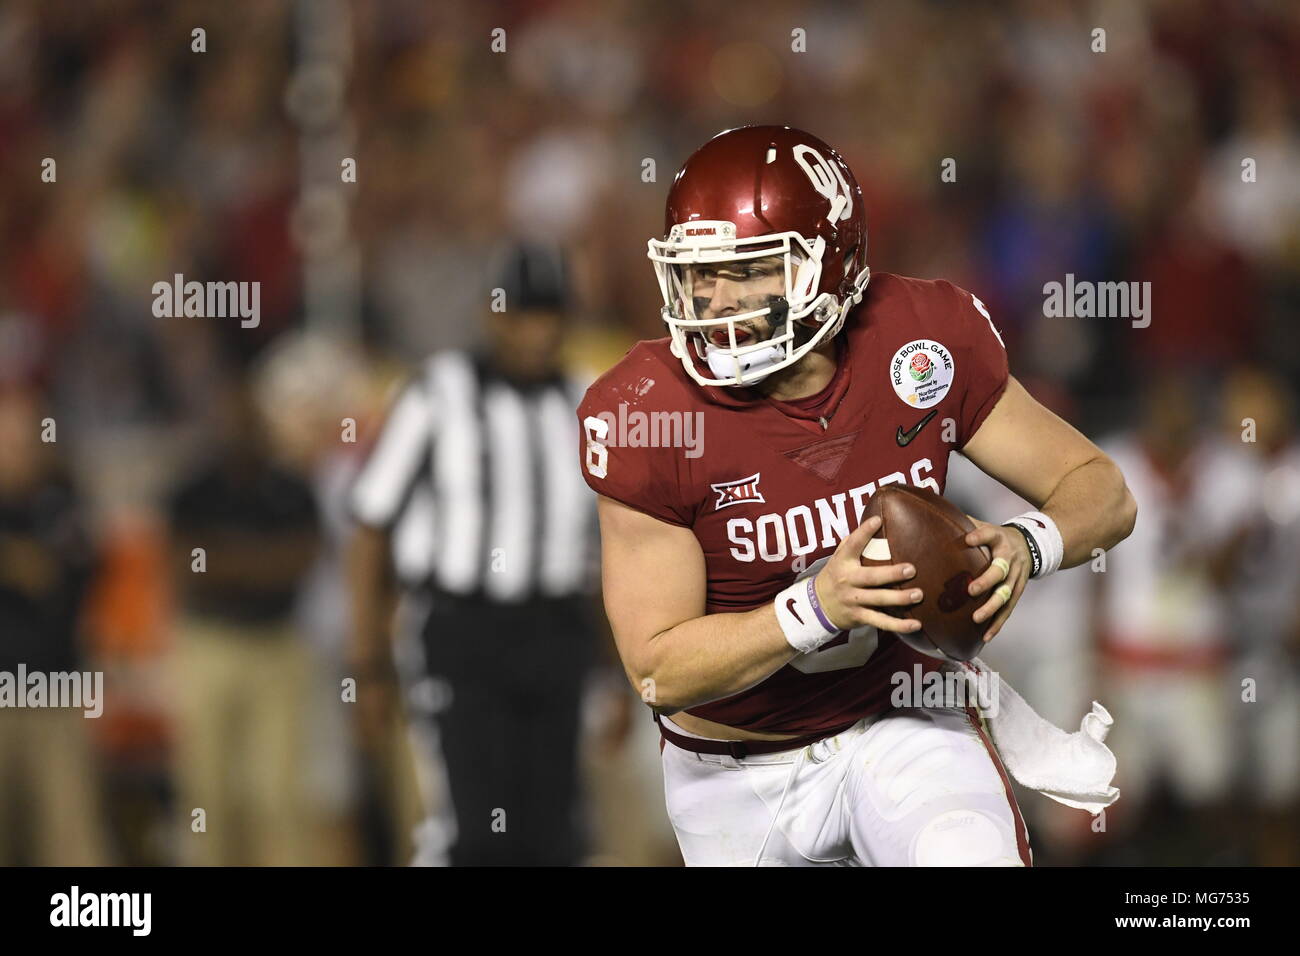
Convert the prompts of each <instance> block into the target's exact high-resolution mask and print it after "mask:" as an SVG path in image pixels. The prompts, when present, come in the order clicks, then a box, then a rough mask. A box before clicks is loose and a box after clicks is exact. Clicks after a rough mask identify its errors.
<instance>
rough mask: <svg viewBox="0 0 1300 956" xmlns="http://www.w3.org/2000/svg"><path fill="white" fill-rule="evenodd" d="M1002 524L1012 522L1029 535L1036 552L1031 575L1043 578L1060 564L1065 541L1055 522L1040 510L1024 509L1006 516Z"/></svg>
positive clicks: (1063, 553)
mask: <svg viewBox="0 0 1300 956" xmlns="http://www.w3.org/2000/svg"><path fill="white" fill-rule="evenodd" d="M1002 523H1003V524H1004V525H1008V524H1013V525H1015V526H1016V527H1017V528H1021V529H1023V530H1024V532H1025V533H1026V534H1027V535H1028V536H1029V539H1030V540H1029V544H1030V548H1031V550H1032V549H1033V548H1034V547H1035V546H1036V547H1037V548H1038V554H1037V555H1034V556H1033V557H1034V558H1035V560H1034V565H1035V566H1036V567H1037V570H1036V571H1035V572H1034V573H1033V574H1031V575H1030V576H1031V577H1035V578H1045V577H1047V576H1048V575H1049V574H1051V573H1052V572H1053V571H1055V570H1056V569H1057V568H1059V567H1060V566H1061V561H1062V559H1064V557H1065V542H1064V541H1063V540H1062V539H1061V529H1060V528H1058V527H1057V526H1056V522H1055V521H1053V520H1052V519H1051V518H1049V517H1048V516H1047V515H1045V514H1043V512H1041V511H1026V512H1025V513H1024V514H1022V515H1016V516H1015V517H1014V518H1008V519H1007V520H1006V521H1004V522H1002Z"/></svg>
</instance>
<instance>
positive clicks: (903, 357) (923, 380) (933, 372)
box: [889, 339, 956, 408]
mask: <svg viewBox="0 0 1300 956" xmlns="http://www.w3.org/2000/svg"><path fill="white" fill-rule="evenodd" d="M955 371H956V365H955V363H954V362H953V360H952V354H951V353H950V352H949V351H948V350H947V349H946V348H945V347H944V346H943V345H942V344H941V343H939V342H936V341H934V339H915V340H913V341H911V342H908V343H907V344H906V345H904V346H903V347H902V348H901V349H899V350H898V351H897V352H895V353H894V358H893V360H892V361H890V363H889V382H890V384H891V385H893V386H894V393H895V394H896V395H898V397H899V399H901V400H902V401H903V402H905V403H906V404H907V405H908V406H910V407H911V408H929V407H930V406H931V405H937V404H938V403H939V402H941V401H943V397H944V396H945V395H947V394H948V389H949V388H950V387H951V386H952V376H953V373H954V372H955Z"/></svg>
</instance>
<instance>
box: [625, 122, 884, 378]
mask: <svg viewBox="0 0 1300 956" xmlns="http://www.w3.org/2000/svg"><path fill="white" fill-rule="evenodd" d="M665 218H666V222H665V238H663V239H651V240H650V245H649V257H650V259H651V261H652V262H653V263H654V265H655V273H656V275H657V276H658V278H659V287H660V290H661V291H662V292H663V296H664V307H663V317H664V321H665V322H666V323H667V324H668V329H669V333H670V335H671V337H672V345H673V352H674V354H675V355H677V356H678V358H680V359H681V360H682V364H683V365H684V366H685V367H686V371H687V373H688V374H690V376H691V377H692V378H693V379H695V381H697V382H699V383H700V384H701V385H750V384H753V383H754V382H757V381H759V380H760V379H762V378H764V377H766V376H767V375H770V374H771V373H772V372H774V371H776V370H777V369H779V368H785V367H786V366H788V365H793V364H794V363H795V362H797V361H799V360H800V359H801V358H803V356H804V355H806V354H807V353H808V352H810V351H812V349H813V348H815V347H816V346H817V344H818V343H819V342H821V341H822V340H824V339H826V338H829V337H830V336H832V335H834V334H835V333H836V332H838V331H839V330H840V328H841V326H843V324H844V314H845V313H846V312H847V311H848V310H849V309H850V308H852V307H853V306H854V305H856V304H857V303H858V302H859V301H860V300H861V298H862V293H863V290H864V289H865V288H866V285H867V282H868V281H869V279H870V277H871V271H870V270H869V269H868V268H867V261H866V253H867V223H866V216H865V214H864V212H863V209H862V190H861V189H860V188H859V187H858V184H857V181H856V180H855V179H854V178H853V173H852V172H851V171H850V170H849V167H848V166H847V165H846V164H845V162H844V160H843V159H842V158H841V157H840V154H839V153H837V152H836V151H835V150H834V149H832V148H831V147H830V146H827V145H826V144H825V143H823V142H822V141H821V140H819V139H818V138H817V137H816V136H812V135H809V134H808V133H805V132H803V131H801V130H797V129H791V128H790V127H788V126H745V127H741V128H740V129H732V130H727V131H726V132H723V133H719V134H718V135H717V136H715V137H713V139H711V140H709V141H708V142H707V143H705V144H704V145H703V146H701V147H700V148H699V149H698V150H696V152H695V154H694V155H693V156H691V158H690V159H688V160H687V161H686V164H685V165H684V166H682V168H681V171H680V172H678V174H677V178H676V179H674V180H673V185H672V189H671V190H670V191H669V193H668V205H667V210H666V217H665ZM778 256H779V257H780V261H781V268H783V269H784V287H783V291H782V292H779V293H775V292H773V293H769V294H768V295H767V302H766V305H765V307H763V308H758V309H753V310H751V311H747V312H740V313H738V314H732V315H726V316H722V315H719V316H718V317H716V318H712V319H703V318H700V317H699V316H698V315H697V304H696V300H695V298H694V296H693V291H694V289H693V288H692V286H693V284H694V283H696V282H698V281H699V276H700V275H701V272H702V267H707V266H709V265H711V266H713V267H714V268H713V271H714V273H716V272H717V271H718V270H717V266H718V264H720V263H727V264H730V265H731V268H733V269H737V268H740V266H738V265H736V264H738V263H743V262H745V261H748V260H762V261H763V262H764V263H767V264H769V265H770V267H771V268H773V269H776V268H777V267H776V261H777V260H776V257H778ZM733 278H734V276H733ZM740 279H741V280H743V276H742V277H740ZM715 281H716V280H715ZM738 281H739V280H738ZM769 288H775V282H772V283H770V285H769ZM701 301H702V300H701ZM762 320H766V322H767V324H769V325H770V327H771V334H770V335H769V336H767V337H766V338H764V339H762V340H761V341H754V342H748V341H746V342H745V343H744V344H738V343H737V336H736V333H737V331H738V328H737V326H738V324H739V323H744V324H747V328H745V329H742V330H739V331H741V335H742V337H743V338H744V339H749V338H752V337H753V336H752V335H751V334H750V329H752V327H753V325H754V323H755V322H756V321H760V322H761V321H762ZM797 325H802V326H804V327H805V329H806V330H808V331H807V332H805V333H802V334H801V336H799V337H802V338H803V339H804V341H797V340H796V339H797V336H796V333H795V330H796V326H797ZM724 328H725V330H726V340H727V346H726V347H724V346H722V345H720V344H718V343H717V342H716V341H715V342H709V341H707V340H706V339H705V337H704V331H705V330H706V329H712V330H716V331H715V333H714V334H715V335H717V334H720V333H721V330H723V329H724ZM691 342H693V344H694V350H693V351H694V354H692V350H691V349H690V348H689V347H688V346H689V344H690V343H691ZM706 372H711V373H712V375H713V377H712V378H710V377H708V376H707V375H706V374H705V373H706Z"/></svg>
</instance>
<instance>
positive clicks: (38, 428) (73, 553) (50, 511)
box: [0, 384, 108, 866]
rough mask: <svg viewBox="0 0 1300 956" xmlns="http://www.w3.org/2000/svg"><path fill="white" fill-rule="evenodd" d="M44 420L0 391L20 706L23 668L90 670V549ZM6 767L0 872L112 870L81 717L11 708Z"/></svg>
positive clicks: (3, 504) (6, 570)
mask: <svg viewBox="0 0 1300 956" xmlns="http://www.w3.org/2000/svg"><path fill="white" fill-rule="evenodd" d="M43 418H45V412H44V411H43V409H42V407H41V403H40V401H39V400H38V398H37V396H36V395H35V394H34V393H33V392H31V391H29V390H27V389H26V388H24V387H22V386H19V385H16V384H6V385H4V386H3V387H0V622H2V623H0V672H3V673H4V674H5V675H6V676H7V678H8V681H10V682H13V683H14V685H15V686H14V687H13V688H12V689H13V691H14V692H16V693H18V694H26V693H27V689H28V688H27V687H26V686H24V685H18V684H17V681H19V679H20V678H19V667H20V666H21V667H23V668H25V673H26V674H36V673H39V674H42V675H44V676H45V679H46V680H50V679H51V678H52V675H55V674H69V673H72V672H84V671H86V669H87V668H86V657H85V655H84V654H83V652H82V648H81V644H80V632H79V624H80V621H81V612H82V608H83V604H84V598H85V596H86V590H87V585H88V584H89V582H90V577H91V573H92V571H93V569H94V565H95V558H94V552H93V546H92V544H91V541H90V538H89V529H88V528H87V525H86V514H85V512H84V509H83V505H82V502H81V499H80V496H79V495H78V493H77V491H76V489H75V487H74V486H73V484H72V482H71V480H70V476H69V475H68V473H67V468H66V464H67V463H66V462H65V461H64V460H63V459H62V454H61V446H59V445H58V443H57V442H54V441H48V442H45V441H42V438H41V434H42V431H43V430H44V429H45V428H46V427H47V426H46V425H45V424H44V423H43V421H42V419H43ZM24 684H25V682H24ZM100 685H101V688H102V680H101V682H100ZM103 706H104V702H103V700H102V699H101V700H100V701H99V703H98V709H99V710H100V713H102V710H103ZM95 716H99V714H96V715H95ZM0 767H3V768H4V772H3V773H2V774H0V865H5V866H13V865H16V864H26V865H35V866H96V865H101V864H103V863H106V862H108V860H107V857H106V853H107V847H106V846H105V837H104V831H103V816H102V812H101V803H100V800H101V793H100V774H99V768H98V766H97V764H96V761H95V758H94V756H93V754H92V753H91V751H90V734H89V732H88V725H87V718H86V710H85V709H79V708H75V707H68V706H58V705H57V704H56V703H55V702H47V704H46V705H44V706H41V707H35V708H33V707H18V706H16V701H9V702H7V703H6V705H5V706H4V707H3V708H0Z"/></svg>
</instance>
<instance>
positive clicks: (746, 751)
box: [655, 714, 858, 760]
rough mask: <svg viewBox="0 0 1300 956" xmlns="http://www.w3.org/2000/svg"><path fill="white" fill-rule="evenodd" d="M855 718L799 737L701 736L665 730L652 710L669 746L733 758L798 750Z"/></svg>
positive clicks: (836, 732)
mask: <svg viewBox="0 0 1300 956" xmlns="http://www.w3.org/2000/svg"><path fill="white" fill-rule="evenodd" d="M857 722H858V718H855V719H853V720H851V721H849V722H848V723H847V724H845V725H844V726H842V727H832V728H831V729H830V730H819V731H817V732H816V733H813V734H805V735H804V736H802V737H791V738H790V739H789V740H710V739H707V738H703V737H687V736H685V735H683V734H679V733H677V732H675V731H672V730H669V729H668V728H667V727H665V726H664V722H663V721H662V720H661V719H660V717H659V715H658V714H655V723H656V724H658V725H659V733H661V734H662V735H663V738H664V740H666V741H668V742H669V743H670V744H672V745H673V746H675V747H680V748H681V749H682V750H689V751H690V752H691V753H696V754H714V755H716V756H720V757H734V758H736V759H737V760H744V759H745V758H746V757H758V756H761V755H763V754H776V753H780V752H781V751H783V750H798V749H799V748H800V747H806V746H808V745H809V744H815V743H816V742H817V741H819V740H825V739H826V738H827V737H834V736H835V735H836V734H842V733H844V731H846V730H848V729H849V728H850V727H852V726H853V725H854V724H856V723H857Z"/></svg>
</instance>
